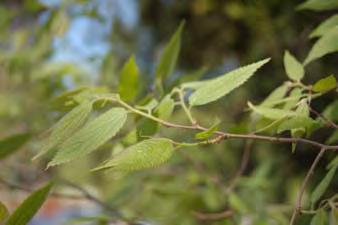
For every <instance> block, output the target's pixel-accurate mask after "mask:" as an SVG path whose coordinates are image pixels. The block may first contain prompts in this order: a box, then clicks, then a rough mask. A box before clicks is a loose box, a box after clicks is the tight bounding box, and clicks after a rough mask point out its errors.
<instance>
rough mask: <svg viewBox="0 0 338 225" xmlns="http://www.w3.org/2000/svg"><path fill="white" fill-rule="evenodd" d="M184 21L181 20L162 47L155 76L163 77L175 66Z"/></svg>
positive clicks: (168, 74) (169, 73) (170, 72)
mask: <svg viewBox="0 0 338 225" xmlns="http://www.w3.org/2000/svg"><path fill="white" fill-rule="evenodd" d="M184 24H185V22H181V23H180V25H179V27H178V28H177V30H176V32H175V34H174V35H173V36H172V37H171V39H170V41H169V43H168V44H167V45H166V47H165V48H164V51H163V53H162V55H161V58H160V61H159V64H158V66H157V68H156V77H157V78H161V79H165V78H167V77H168V76H170V75H171V74H172V73H173V71H174V69H175V66H176V63H177V59H178V55H179V53H180V49H181V35H182V31H183V27H184Z"/></svg>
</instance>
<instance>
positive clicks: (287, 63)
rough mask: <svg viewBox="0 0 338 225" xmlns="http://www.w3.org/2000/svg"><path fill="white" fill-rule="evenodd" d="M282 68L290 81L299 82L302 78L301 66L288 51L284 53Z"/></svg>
mask: <svg viewBox="0 0 338 225" xmlns="http://www.w3.org/2000/svg"><path fill="white" fill-rule="evenodd" d="M284 68H285V71H286V74H287V75H288V77H289V78H290V79H291V80H295V81H300V80H301V79H302V78H303V77H304V68H303V65H302V64H301V63H300V62H299V61H298V60H297V59H296V58H295V57H294V56H293V55H291V54H290V52H289V51H285V53H284Z"/></svg>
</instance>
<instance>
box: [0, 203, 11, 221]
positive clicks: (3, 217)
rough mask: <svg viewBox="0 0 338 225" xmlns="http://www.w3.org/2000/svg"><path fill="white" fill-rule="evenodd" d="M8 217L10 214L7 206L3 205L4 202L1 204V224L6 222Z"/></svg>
mask: <svg viewBox="0 0 338 225" xmlns="http://www.w3.org/2000/svg"><path fill="white" fill-rule="evenodd" d="M8 215H9V213H8V210H7V208H6V206H5V205H4V204H2V202H0V223H1V222H3V221H5V220H6V219H7V217H8Z"/></svg>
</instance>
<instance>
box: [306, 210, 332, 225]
mask: <svg viewBox="0 0 338 225" xmlns="http://www.w3.org/2000/svg"><path fill="white" fill-rule="evenodd" d="M327 224H328V216H327V214H326V212H325V210H324V209H319V210H318V212H317V213H316V215H314V217H313V218H312V220H311V224H310V225H327Z"/></svg>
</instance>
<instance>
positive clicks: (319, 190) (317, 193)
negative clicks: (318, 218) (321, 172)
mask: <svg viewBox="0 0 338 225" xmlns="http://www.w3.org/2000/svg"><path fill="white" fill-rule="evenodd" d="M337 168H338V165H335V166H333V167H332V168H331V169H330V170H329V172H328V173H327V174H326V175H325V177H324V178H323V180H322V181H321V182H320V183H319V185H318V186H317V187H316V188H315V190H314V191H313V192H312V194H311V204H312V205H314V204H316V202H317V201H318V200H319V199H320V198H321V197H322V195H323V194H324V193H325V191H326V189H327V188H328V186H329V184H330V182H331V181H332V179H333V177H334V175H335V173H336V170H337Z"/></svg>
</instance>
